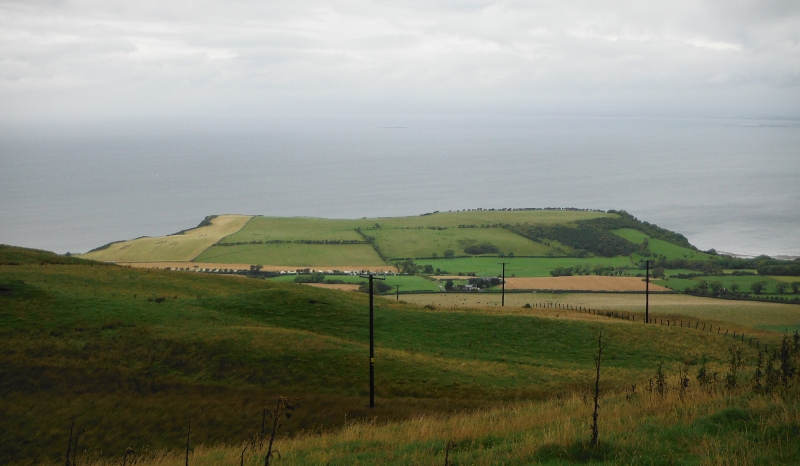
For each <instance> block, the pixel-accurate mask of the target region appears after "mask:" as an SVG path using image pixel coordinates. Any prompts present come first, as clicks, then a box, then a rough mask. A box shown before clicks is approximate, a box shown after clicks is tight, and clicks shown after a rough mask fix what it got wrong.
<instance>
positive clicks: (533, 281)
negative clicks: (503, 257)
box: [506, 275, 672, 291]
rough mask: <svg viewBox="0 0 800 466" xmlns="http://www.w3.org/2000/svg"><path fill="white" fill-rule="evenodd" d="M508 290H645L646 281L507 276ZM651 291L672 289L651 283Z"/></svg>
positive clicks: (639, 279)
mask: <svg viewBox="0 0 800 466" xmlns="http://www.w3.org/2000/svg"><path fill="white" fill-rule="evenodd" d="M506 290H567V291H645V282H644V280H643V279H641V278H637V277H604V276H598V275H585V276H572V277H525V278H506ZM650 291H672V290H670V289H669V288H666V287H663V286H659V285H654V284H652V283H651V284H650Z"/></svg>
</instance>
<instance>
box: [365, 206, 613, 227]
mask: <svg viewBox="0 0 800 466" xmlns="http://www.w3.org/2000/svg"><path fill="white" fill-rule="evenodd" d="M614 216H616V214H608V213H605V212H584V211H569V210H524V211H523V210H520V211H501V210H471V211H462V212H438V213H435V214H431V215H419V216H414V217H386V218H372V219H367V220H368V221H369V222H372V223H373V224H374V223H378V224H379V225H380V227H381V228H387V227H391V228H395V227H399V228H415V227H419V226H421V227H429V226H431V227H436V226H439V227H451V228H457V227H458V226H459V225H476V226H480V225H495V224H500V223H507V224H517V223H519V224H525V223H526V222H527V223H529V224H531V225H534V224H540V225H550V224H556V223H574V222H576V221H578V220H588V219H593V218H599V217H614Z"/></svg>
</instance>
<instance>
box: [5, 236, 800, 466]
mask: <svg viewBox="0 0 800 466" xmlns="http://www.w3.org/2000/svg"><path fill="white" fill-rule="evenodd" d="M415 278H419V277H415ZM419 279H421V278H419ZM421 280H422V279H421ZM420 296H436V295H435V294H431V295H420ZM449 296H461V297H470V298H472V297H473V296H474V297H475V298H476V299H485V298H487V297H490V296H491V297H496V296H497V295H490V294H477V293H476V294H473V295H468V294H450V295H449ZM514 296H516V294H513V293H509V294H508V295H507V296H506V297H507V298H512V299H513V297H514ZM527 296H531V297H533V296H536V297H542V298H545V299H557V298H558V297H560V296H563V295H550V296H547V295H544V294H530V293H528V294H527ZM573 296H579V297H580V298H579V299H586V300H587V302H589V303H593V304H591V305H594V306H599V305H605V306H608V308H609V309H612V308H614V309H624V305H623V304H624V303H620V305H619V306H617V307H615V305H614V304H612V303H611V302H606V303H605V304H602V303H601V299H600V297H598V296H593V295H590V294H581V295H573ZM615 296H616V295H615ZM630 296H631V299H632V298H633V297H636V298H638V299H641V295H630ZM401 298H402V299H403V301H405V300H408V299H409V298H408V297H406V296H401ZM661 298H665V299H666V298H670V299H672V298H674V296H672V295H671V296H658V297H657V298H654V299H661ZM403 301H395V300H394V298H393V297H391V298H378V299H376V309H375V345H376V349H375V356H376V359H375V367H376V407H375V408H374V409H370V408H369V407H368V398H367V395H368V378H367V374H368V341H369V329H368V297H367V296H366V295H363V294H359V293H351V292H344V291H338V290H328V289H319V288H315V287H311V286H301V285H298V284H294V283H283V282H280V281H268V280H258V279H245V278H242V277H231V276H215V275H211V274H200V273H191V272H177V271H164V270H152V269H136V268H128V267H120V266H116V265H107V264H101V263H95V262H88V261H83V260H79V259H75V258H66V257H63V256H56V255H54V254H49V253H45V252H41V251H31V250H24V249H20V248H10V247H5V246H4V247H0V339H2V347H3V351H2V352H0V371H1V372H2V373H1V374H0V376H1V377H0V380H2V382H1V383H0V462H2V463H4V464H28V463H31V462H57V461H58V462H63V461H64V454H65V444H66V443H67V441H68V438H69V431H70V423H71V421H72V419H73V418H74V419H75V427H76V429H75V431H76V432H78V431H82V432H83V433H82V434H81V436H80V438H79V439H80V446H79V449H78V459H79V460H80V463H81V464H87V463H89V462H92V461H101V462H102V461H107V462H109V463H115V464H118V463H121V461H122V457H123V456H124V453H125V451H126V449H127V448H128V447H129V446H131V447H133V449H134V450H135V458H136V459H137V461H138V463H137V464H147V463H153V464H177V463H180V464H183V458H182V456H181V455H182V453H180V452H181V451H183V449H185V442H186V435H187V429H188V423H189V419H190V418H191V434H190V438H191V444H192V445H193V447H192V448H191V450H192V452H191V454H190V459H191V463H192V464H239V462H240V459H241V456H240V455H241V452H242V450H243V447H244V446H246V445H248V444H247V439H248V438H252V436H253V435H257V434H258V433H259V432H260V430H261V425H262V419H263V416H264V411H263V408H264V406H273V404H274V403H275V401H276V400H277V397H278V396H281V395H283V396H290V397H293V398H298V399H299V400H300V407H299V408H297V410H296V411H295V412H294V416H292V417H291V418H290V419H284V421H283V423H282V426H281V428H280V429H281V430H280V433H281V434H285V435H289V436H290V437H291V438H284V437H282V436H279V438H278V441H277V444H276V445H277V447H278V449H279V450H280V452H281V457H282V459H281V460H279V461H281V464H284V463H285V464H320V462H321V463H322V464H375V463H381V464H413V463H420V462H429V463H430V462H433V463H438V462H443V454H444V452H443V449H444V445H445V443H446V442H447V440H448V439H453V438H454V439H455V441H456V444H457V445H456V446H454V447H453V449H452V452H451V453H452V454H453V455H454V456H453V457H451V458H455V460H456V461H458V462H459V463H460V464H463V463H469V464H472V463H474V464H499V463H508V464H514V463H516V464H529V463H531V462H535V461H545V462H546V461H554V462H556V463H558V462H564V461H567V462H570V461H572V460H574V459H575V458H579V457H581V455H585V454H590V455H600V456H599V457H598V458H606V460H608V461H611V462H615V461H625V462H631V461H632V459H633V458H645V457H646V458H651V459H652V458H658V457H659V455H661V454H662V453H664V452H667V451H668V450H669V449H668V448H667V447H668V446H669V445H684V443H685V441H687V439H693V441H697V442H700V443H701V444H704V445H708V448H705V449H703V448H699V447H698V449H689V450H686V449H683V450H681V449H676V451H678V452H677V453H675V452H673V453H668V455H678V456H673V459H674V460H675V461H677V462H681V461H682V460H692V461H694V460H697V459H698V458H700V459H702V458H706V459H710V458H715V457H722V456H723V455H724V454H727V453H731V452H733V451H739V450H737V448H741V447H742V445H745V446H749V447H750V450H751V451H750V453H749V455H751V456H752V455H756V454H757V455H761V457H764V458H767V459H768V460H781V459H787V458H788V459H792V458H794V459H796V458H797V456H795V455H796V454H797V446H796V445H795V446H792V445H791V444H786V443H785V442H784V443H781V442H778V441H777V440H775V441H773V439H781V438H783V437H782V435H783V433H782V432H784V430H786V429H791V425H794V424H792V423H796V422H797V418H798V416H797V409H796V402H795V401H794V400H795V398H794V396H795V395H794V392H793V391H791V390H789V389H787V390H785V391H780V393H781V394H783V395H782V396H783V398H775V397H774V396H773V395H774V394H778V393H779V391H778V388H775V390H776V391H775V392H770V393H773V395H769V396H766V395H765V396H764V397H762V395H758V397H757V398H755V399H754V398H752V396H751V395H750V393H751V389H750V388H748V387H749V385H747V384H749V383H750V382H745V381H746V380H750V379H752V377H753V367H754V366H753V364H755V361H756V357H757V354H758V350H757V349H756V348H755V347H754V346H751V345H750V344H748V343H747V342H741V341H738V340H735V339H732V338H729V337H727V338H726V337H725V336H723V335H719V334H716V333H711V332H702V331H699V330H698V331H695V330H693V329H687V328H682V327H681V328H676V327H675V326H670V327H667V326H662V325H644V324H641V323H639V322H632V321H629V320H622V319H617V318H608V317H605V316H602V315H596V314H584V313H580V312H574V311H566V310H563V309H554V308H553V307H541V308H539V307H523V304H521V303H516V302H509V301H507V302H506V306H505V307H502V308H501V307H500V306H497V305H495V304H494V303H485V304H484V303H476V304H474V305H468V306H467V305H464V306H446V305H442V304H441V303H440V304H435V305H430V303H428V302H419V303H411V302H403ZM750 304H754V303H742V306H744V307H742V308H741V309H739V310H736V311H730V313H729V314H725V313H723V312H719V314H718V315H716V319H717V321H721V320H726V321H727V322H728V323H729V325H739V326H740V327H748V329H747V331H748V332H751V331H755V329H751V328H749V326H750V325H751V322H750V321H748V319H749V318H750V317H746V316H747V315H749V314H750V313H751V312H752V311H753V309H751V308H747V307H746V306H747V305H750ZM656 307H657V305H656ZM759 309H760V308H759ZM658 312H661V311H658ZM675 312H678V311H675ZM759 312H763V313H764V315H768V314H769V315H771V316H772V317H771V318H770V319H767V321H768V322H769V323H770V324H778V323H785V324H788V323H790V322H791V321H792V320H791V317H790V316H789V314H788V313H786V314H781V312H779V311H773V310H772V309H769V310H766V309H765V310H760V311H759ZM770 313H771V314H770ZM781 319H783V320H781ZM600 332H602V335H603V336H604V338H605V341H606V346H605V348H604V353H603V366H602V387H603V388H602V389H603V400H604V402H603V404H601V406H602V407H603V408H602V409H603V411H601V416H603V417H601V419H603V420H604V422H606V424H603V430H602V431H601V432H602V434H601V435H602V437H601V439H603V442H604V443H603V444H602V445H604V446H603V449H601V450H591V451H590V452H589V453H586V451H588V450H586V448H585V445H584V443H585V442H584V441H585V439H586V438H588V423H589V417H590V416H591V412H590V411H591V408H590V402H589V401H587V400H591V394H590V393H591V392H590V390H589V387H591V386H593V383H594V377H595V372H596V369H595V366H594V360H595V359H594V358H595V352H596V349H597V337H598V334H599V333H600ZM782 337H783V335H782V333H781V332H775V331H770V329H761V333H760V334H759V339H760V341H761V343H762V344H765V343H767V344H769V345H771V346H773V347H774V346H775V345H776V344H778V343H779V342H780V340H781V338H782ZM731 351H734V352H737V351H740V352H741V353H740V354H741V357H742V358H743V360H744V361H745V362H746V366H742V367H741V368H740V369H739V374H738V376H737V377H738V380H739V381H740V384H741V385H740V386H739V387H738V388H731V389H729V390H724V389H723V388H722V387H723V386H722V382H715V384H716V385H714V389H713V390H710V389H708V388H707V387H706V388H703V389H700V388H699V387H696V383H695V382H692V385H691V386H692V390H693V391H690V392H686V393H683V392H681V393H682V394H681V395H680V396H679V395H678V393H679V392H678V389H677V388H676V387H677V386H678V379H677V374H678V371H679V369H680V370H681V371H683V370H687V371H689V372H691V374H696V373H697V372H698V370H699V369H700V368H701V367H706V368H707V369H708V370H709V371H712V372H716V373H717V375H715V377H717V379H718V380H721V379H719V378H720V377H723V376H724V374H725V373H726V370H727V369H726V368H727V367H728V364H729V359H730V357H731V354H732V353H731ZM659 364H661V367H662V370H663V371H664V372H665V373H666V374H667V376H668V383H669V387H670V388H669V390H668V392H667V393H666V394H665V395H661V394H659V395H658V396H656V395H654V392H653V390H652V389H651V390H649V391H648V390H646V389H645V387H647V386H648V381H649V380H650V379H653V377H654V374H655V373H656V371H657V367H658V366H659ZM704 365H705V366H704ZM693 380H694V379H693ZM632 384H636V387H637V388H635V389H633V390H631V385H632ZM793 386H794V385H793ZM476 409H478V411H475V410H476ZM731 410H733V411H731ZM676 413H677V414H676ZM776 413H781V414H780V415H777V414H776ZM731 416H732V418H735V419H744V420H745V421H746V423H745V424H744V426H745V429H746V430H743V431H740V430H737V429H738V427H737V428H733V429H734V430H733V431H731V429H732V428H731V427H728V424H727V422H728V421H727V419H728V418H729V417H731ZM501 419H503V420H504V421H501ZM625 419H629V421H626V420H625ZM630 419H634V420H635V421H630ZM698 423H699V424H698ZM625 425H627V426H628V427H627V428H626V427H625ZM715 426H717V427H715ZM720 426H721V427H720ZM758 429H761V430H758ZM764 429H767V430H764ZM267 430H268V431H269V429H267ZM756 431H757V432H762V431H763V432H767V434H764V435H762V434H758V435H755V434H753V435H751V434H750V432H756ZM556 432H557V434H556ZM787 432H788V431H787ZM637 444H638V446H636V445H637ZM662 444H663V445H662ZM223 445H233V446H232V447H224V446H223ZM250 445H251V446H250V447H248V448H249V449H248V450H247V451H246V454H245V455H244V456H243V458H245V463H246V464H263V462H264V454H265V453H266V452H265V450H264V448H266V447H262V446H260V445H252V444H250ZM664 445H666V446H664ZM592 452H593V453H592ZM753 452H759V453H753ZM687 455H688V456H687ZM570 458H572V459H570ZM693 459H694V460H693ZM643 461H644V460H643ZM698 461H699V460H698ZM704 461H705V460H704Z"/></svg>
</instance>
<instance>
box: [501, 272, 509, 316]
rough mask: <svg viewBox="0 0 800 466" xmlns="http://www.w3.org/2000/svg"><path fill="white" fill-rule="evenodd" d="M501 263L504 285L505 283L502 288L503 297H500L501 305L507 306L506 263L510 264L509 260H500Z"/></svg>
mask: <svg viewBox="0 0 800 466" xmlns="http://www.w3.org/2000/svg"><path fill="white" fill-rule="evenodd" d="M500 264H503V283H502V285H503V288H502V290H503V291H502V294H501V298H500V305H501V306H505V305H506V264H508V262H500Z"/></svg>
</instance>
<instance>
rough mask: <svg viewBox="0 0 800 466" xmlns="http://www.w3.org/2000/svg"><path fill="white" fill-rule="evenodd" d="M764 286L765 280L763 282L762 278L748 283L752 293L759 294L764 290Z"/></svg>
mask: <svg viewBox="0 0 800 466" xmlns="http://www.w3.org/2000/svg"><path fill="white" fill-rule="evenodd" d="M766 287H767V282H765V281H764V280H759V281H757V282H753V283H751V284H750V291H752V292H753V294H761V292H762V291H764V288H766Z"/></svg>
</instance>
